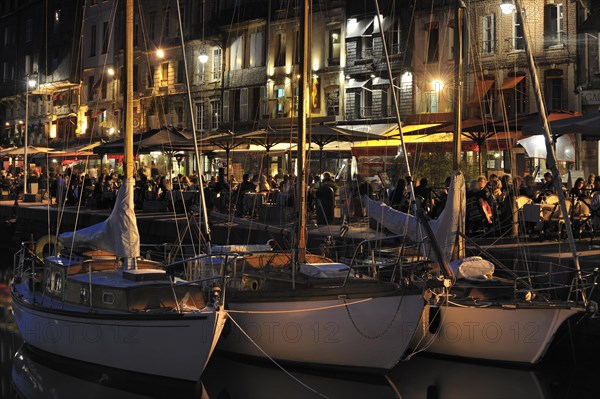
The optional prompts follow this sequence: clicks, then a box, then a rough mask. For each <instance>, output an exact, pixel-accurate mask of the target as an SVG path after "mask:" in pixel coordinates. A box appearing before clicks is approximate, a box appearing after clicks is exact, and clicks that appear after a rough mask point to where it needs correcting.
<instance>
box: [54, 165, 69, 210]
mask: <svg viewBox="0 0 600 399" xmlns="http://www.w3.org/2000/svg"><path fill="white" fill-rule="evenodd" d="M66 194H67V183H66V182H65V179H64V177H63V175H62V174H60V173H59V174H58V175H57V176H56V204H57V205H58V206H61V205H64V203H65V196H66Z"/></svg>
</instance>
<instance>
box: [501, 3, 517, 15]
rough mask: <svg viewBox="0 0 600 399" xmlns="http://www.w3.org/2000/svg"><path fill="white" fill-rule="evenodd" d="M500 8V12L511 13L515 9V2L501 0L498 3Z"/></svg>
mask: <svg viewBox="0 0 600 399" xmlns="http://www.w3.org/2000/svg"><path fill="white" fill-rule="evenodd" d="M500 9H501V10H502V14H505V15H508V14H512V12H513V11H514V9H515V4H514V2H513V0H502V4H500Z"/></svg>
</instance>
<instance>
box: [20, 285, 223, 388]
mask: <svg viewBox="0 0 600 399" xmlns="http://www.w3.org/2000/svg"><path fill="white" fill-rule="evenodd" d="M13 309H14V314H15V319H16V322H17V326H18V328H19V331H20V332H21V335H22V336H23V340H24V341H25V342H26V343H28V344H29V345H31V346H33V347H36V348H39V349H41V350H44V351H46V352H49V353H52V354H55V355H59V356H63V357H67V358H71V359H75V360H79V361H84V362H90V363H95V364H100V365H103V366H108V367H114V368H118V369H123V370H128V371H133V372H137V373H145V374H151V375H158V376H163V377H169V378H176V379H182V380H189V381H198V380H199V378H200V376H201V374H202V372H203V371H204V367H205V366H206V364H207V362H208V360H209V358H210V355H211V353H212V351H213V350H214V348H215V345H216V342H217V340H218V338H219V336H220V334H221V330H222V328H223V325H224V322H225V317H224V312H223V311H215V310H214V309H207V310H204V311H202V312H200V313H195V314H193V315H189V316H190V317H187V316H188V315H175V316H174V317H173V316H171V317H161V316H157V317H152V316H149V317H147V318H144V317H136V318H132V317H118V316H115V315H98V314H91V313H88V314H86V313H83V312H81V313H80V314H77V312H75V311H56V310H55V309H44V308H43V307H40V306H36V307H33V306H31V305H30V304H28V303H26V302H24V301H22V300H20V299H17V298H16V297H14V296H13ZM178 316H181V317H178Z"/></svg>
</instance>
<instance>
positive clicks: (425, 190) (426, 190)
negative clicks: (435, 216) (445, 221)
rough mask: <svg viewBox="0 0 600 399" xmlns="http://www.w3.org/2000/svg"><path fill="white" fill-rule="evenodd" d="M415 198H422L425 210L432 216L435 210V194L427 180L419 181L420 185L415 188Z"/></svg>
mask: <svg viewBox="0 0 600 399" xmlns="http://www.w3.org/2000/svg"><path fill="white" fill-rule="evenodd" d="M415 197H421V198H422V206H423V210H424V211H425V213H427V214H428V215H431V210H432V209H433V194H432V191H431V187H429V180H427V178H425V177H423V178H422V179H421V180H419V185H418V186H417V187H415Z"/></svg>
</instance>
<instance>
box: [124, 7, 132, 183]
mask: <svg viewBox="0 0 600 399" xmlns="http://www.w3.org/2000/svg"><path fill="white" fill-rule="evenodd" d="M125 68H126V72H125V73H126V75H125V82H126V85H125V153H124V155H125V179H132V178H133V176H134V171H133V170H134V159H133V0H127V2H126V4H125Z"/></svg>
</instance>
